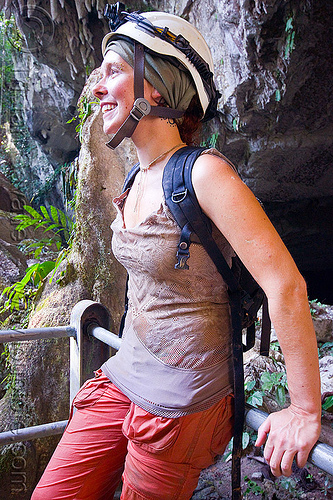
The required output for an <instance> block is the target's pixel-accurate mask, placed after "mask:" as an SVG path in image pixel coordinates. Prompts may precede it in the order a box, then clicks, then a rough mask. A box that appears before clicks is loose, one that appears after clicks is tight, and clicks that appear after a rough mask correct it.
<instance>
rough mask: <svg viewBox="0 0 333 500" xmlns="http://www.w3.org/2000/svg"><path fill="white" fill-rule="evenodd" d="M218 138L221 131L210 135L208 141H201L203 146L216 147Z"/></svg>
mask: <svg viewBox="0 0 333 500" xmlns="http://www.w3.org/2000/svg"><path fill="white" fill-rule="evenodd" d="M218 138H219V133H218V132H215V133H214V134H212V135H211V136H210V137H208V139H207V141H203V142H202V143H201V146H202V147H206V148H216V144H217V141H218Z"/></svg>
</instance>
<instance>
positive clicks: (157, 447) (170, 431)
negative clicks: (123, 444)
mask: <svg viewBox="0 0 333 500" xmlns="http://www.w3.org/2000/svg"><path fill="white" fill-rule="evenodd" d="M122 430H123V434H124V435H125V436H126V437H127V439H129V440H130V441H132V442H133V443H135V444H136V445H137V446H139V447H140V448H142V449H143V450H145V451H148V452H151V453H155V454H158V453H162V452H164V451H166V450H168V449H169V448H170V447H171V446H172V445H173V444H174V443H175V441H176V439H177V437H178V434H179V431H180V423H179V419H178V418H164V417H158V416H156V415H152V414H151V413H148V412H147V411H145V410H143V409H142V408H140V407H139V406H137V405H135V404H134V403H132V404H131V407H130V410H129V412H128V414H127V415H126V417H125V420H124V422H123V428H122Z"/></svg>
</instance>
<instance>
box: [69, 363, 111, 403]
mask: <svg viewBox="0 0 333 500" xmlns="http://www.w3.org/2000/svg"><path fill="white" fill-rule="evenodd" d="M110 383H111V382H110V380H109V379H108V378H107V377H106V376H105V375H104V374H103V372H101V371H100V370H98V371H97V372H96V375H95V378H92V379H89V380H87V381H86V382H85V383H84V384H83V386H82V387H81V389H80V390H79V392H78V393H77V395H76V396H75V397H74V399H73V403H72V404H73V406H74V407H75V408H76V409H77V410H79V409H82V408H87V407H88V406H93V405H94V404H95V403H96V402H97V401H98V400H99V399H100V398H101V397H102V396H103V394H104V392H105V391H106V389H107V387H108V384H110Z"/></svg>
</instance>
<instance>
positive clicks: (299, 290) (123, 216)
mask: <svg viewBox="0 0 333 500" xmlns="http://www.w3.org/2000/svg"><path fill="white" fill-rule="evenodd" d="M118 14H119V15H118V17H116V16H115V18H114V19H113V21H114V24H113V28H114V31H113V32H111V33H110V34H109V35H107V36H106V37H105V39H104V41H103V47H102V48H103V55H104V60H103V64H102V67H101V74H102V79H101V80H100V81H99V82H98V84H97V85H96V86H95V88H94V94H95V96H96V97H98V98H99V99H100V103H101V110H102V114H103V121H104V131H105V133H107V134H110V135H111V136H112V138H111V140H110V142H109V143H108V145H109V146H110V147H111V148H114V147H117V145H118V144H119V143H120V142H121V140H122V139H123V138H124V137H125V136H127V137H129V136H130V137H131V138H132V140H133V142H134V145H135V147H136V149H137V154H138V158H139V162H140V172H139V174H138V175H137V176H136V178H135V180H134V183H133V185H132V187H131V189H129V190H127V191H126V192H125V193H122V194H121V195H120V196H119V197H118V198H116V199H115V200H114V203H115V205H116V207H117V210H118V215H117V218H116V220H115V221H114V223H113V225H112V227H113V232H114V236H113V243H112V245H113V251H114V254H115V255H116V257H117V258H118V259H119V260H120V261H121V262H122V263H123V265H124V266H125V267H126V268H127V270H128V273H129V285H128V299H129V307H128V314H127V317H126V322H125V328H124V336H123V342H122V347H121V349H120V350H119V352H118V353H117V354H116V356H114V357H112V358H111V359H110V360H108V361H107V362H106V363H105V364H104V365H103V366H102V368H101V370H99V371H98V372H97V373H96V378H95V379H94V380H90V381H88V382H86V384H85V385H84V386H83V388H82V389H81V390H80V392H79V394H78V395H77V397H76V398H75V400H74V406H75V407H76V409H77V411H76V413H75V414H74V416H73V417H72V419H71V420H70V423H69V425H68V427H67V429H66V431H65V434H64V436H63V437H62V439H61V441H60V443H59V445H58V448H57V449H56V451H55V453H54V455H53V457H52V459H51V461H50V463H49V465H48V467H47V469H46V471H45V473H44V475H43V477H42V479H41V481H40V483H39V485H38V486H37V488H36V490H35V493H34V495H33V497H32V498H33V500H37V499H43V500H45V499H51V498H52V499H65V498H66V499H70V498H72V499H74V498H77V499H79V498H80V499H96V500H97V499H111V498H113V494H114V491H115V489H116V487H117V485H118V483H119V480H120V477H121V474H122V472H123V489H122V496H121V498H122V499H126V500H127V499H153V500H160V499H161V500H162V499H165V500H170V499H180V500H185V499H189V498H190V497H191V495H192V492H193V490H194V489H195V487H196V485H197V481H198V477H199V474H200V471H201V470H202V469H203V468H205V467H207V466H208V465H210V464H211V463H212V462H213V460H214V457H215V456H216V454H220V453H222V452H223V450H224V448H225V446H226V445H227V443H228V441H229V439H230V438H231V436H232V427H233V399H232V365H231V349H230V336H231V327H230V318H229V304H228V294H227V290H226V286H225V284H224V282H223V280H222V278H221V276H220V275H219V274H218V273H217V272H216V269H215V268H214V265H213V263H212V262H210V260H209V259H207V258H206V257H207V256H205V252H204V250H203V249H202V248H201V246H200V245H194V246H193V250H192V251H191V266H190V267H191V269H190V271H187V272H185V275H184V274H183V271H181V272H179V271H177V270H175V269H174V264H175V252H176V248H177V243H178V239H179V229H178V226H177V224H176V222H175V221H174V220H173V218H172V215H171V213H170V212H169V211H168V209H167V207H166V205H165V203H164V201H163V191H162V175H163V169H164V166H165V165H166V163H167V161H168V159H169V158H170V157H171V156H172V154H173V153H174V152H175V151H177V150H178V149H180V148H181V147H183V146H184V145H185V144H184V142H183V141H187V140H188V133H189V132H193V130H194V129H195V127H196V125H197V123H198V121H199V120H200V119H209V118H210V117H211V116H212V115H213V114H214V112H215V111H216V103H217V99H218V93H217V92H216V89H215V86H214V82H213V79H212V73H211V69H212V67H213V65H212V59H211V55H210V52H209V49H208V47H207V45H206V43H205V42H204V40H203V38H202V36H201V35H200V33H198V32H197V30H196V29H195V28H194V27H193V26H191V25H190V24H189V23H187V22H186V21H184V20H183V19H181V18H178V17H176V16H172V15H170V14H164V13H157V12H155V13H153V12H151V13H147V14H143V15H139V14H137V13H134V14H127V13H118ZM133 68H134V70H133ZM186 134H187V135H186ZM192 177H193V178H192V180H193V186H194V189H195V192H196V195H197V198H198V201H199V203H200V205H201V207H202V209H203V211H204V212H205V213H206V215H207V216H208V217H209V218H210V219H211V220H212V221H213V223H214V225H215V226H216V227H217V228H218V229H219V231H220V233H221V234H219V236H217V238H218V243H219V245H220V247H221V249H222V251H223V252H224V255H225V256H226V258H227V260H229V261H230V258H231V256H232V252H233V251H232V249H234V251H235V252H236V253H237V254H238V255H239V257H240V258H241V260H242V261H243V262H244V264H245V265H246V267H247V268H248V269H249V270H250V272H251V273H252V275H253V276H254V278H255V279H256V280H257V282H258V283H259V284H260V285H261V287H262V288H263V289H264V291H265V292H266V295H267V297H268V302H269V311H270V316H271V319H272V321H273V324H274V326H275V330H276V332H277V335H278V338H279V341H280V345H281V348H282V350H283V353H284V356H285V360H286V367H287V375H288V385H289V392H290V397H291V405H290V406H289V407H288V408H286V409H284V410H282V411H280V412H277V413H274V414H272V415H270V416H269V417H268V418H267V420H266V421H265V422H264V423H263V424H262V426H261V427H260V429H259V432H258V439H257V442H256V445H257V446H261V445H263V444H264V443H265V442H266V444H265V450H264V456H265V458H266V460H267V461H268V463H269V465H270V467H271V470H272V472H273V474H274V475H276V476H280V475H281V474H284V475H286V476H289V475H290V474H291V466H292V461H293V458H294V457H296V459H297V464H298V466H299V467H303V466H304V465H305V463H306V460H307V457H308V454H309V452H310V450H311V448H312V447H313V445H314V444H315V442H316V441H317V439H318V437H319V432H320V415H321V407H320V388H319V370H318V360H317V346H316V338H315V334H314V331H313V326H312V320H311V316H310V312H309V307H308V301H307V293H306V286H305V283H304V280H303V278H302V277H301V276H300V274H299V272H298V270H297V268H296V266H295V263H294V262H293V260H292V258H291V256H290V255H289V253H288V251H287V250H286V248H285V247H284V245H283V243H282V242H281V239H280V238H279V236H278V235H277V233H276V231H275V230H274V228H273V227H272V225H271V223H270V222H269V220H268V219H267V217H266V215H265V213H264V212H263V211H262V209H261V207H260V205H259V204H258V202H257V201H256V198H255V197H254V196H253V194H252V193H251V192H250V191H249V189H248V188H247V187H246V186H245V185H244V184H243V183H242V182H241V180H240V179H239V177H238V176H237V175H236V174H235V171H234V169H233V168H232V166H231V165H230V164H229V163H228V162H227V161H226V160H225V159H224V158H223V157H222V156H221V155H220V154H219V153H218V152H217V151H209V152H208V153H206V154H202V155H201V156H200V157H199V158H198V159H197V161H196V162H195V165H194V167H193V176H192ZM214 231H215V229H214Z"/></svg>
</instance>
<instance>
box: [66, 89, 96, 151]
mask: <svg viewBox="0 0 333 500" xmlns="http://www.w3.org/2000/svg"><path fill="white" fill-rule="evenodd" d="M93 104H98V102H97V101H88V99H87V97H86V96H83V97H82V98H81V99H80V101H79V103H78V114H77V115H75V116H73V118H71V119H70V120H68V122H67V123H72V122H74V121H75V120H79V123H78V124H77V125H76V127H75V131H76V132H77V133H78V136H79V141H80V142H81V143H82V142H83V135H82V134H83V126H84V124H85V122H86V120H87V118H88V117H89V116H90V115H91V113H92V106H93Z"/></svg>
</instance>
